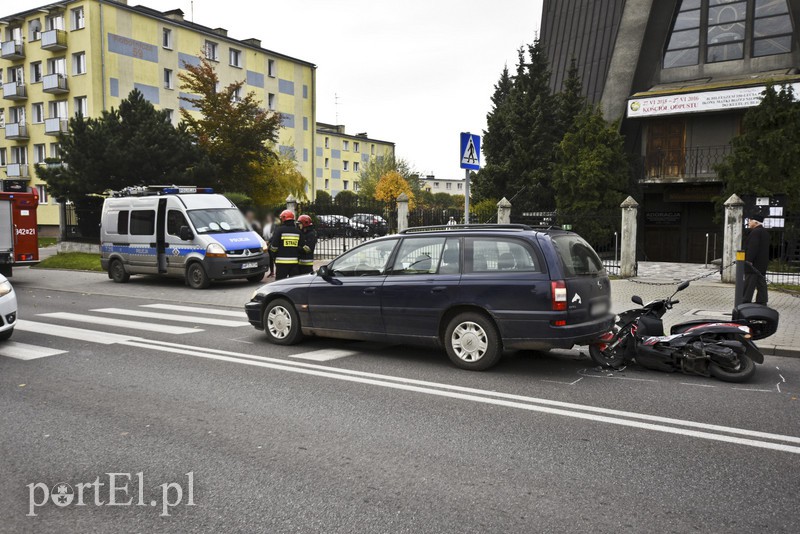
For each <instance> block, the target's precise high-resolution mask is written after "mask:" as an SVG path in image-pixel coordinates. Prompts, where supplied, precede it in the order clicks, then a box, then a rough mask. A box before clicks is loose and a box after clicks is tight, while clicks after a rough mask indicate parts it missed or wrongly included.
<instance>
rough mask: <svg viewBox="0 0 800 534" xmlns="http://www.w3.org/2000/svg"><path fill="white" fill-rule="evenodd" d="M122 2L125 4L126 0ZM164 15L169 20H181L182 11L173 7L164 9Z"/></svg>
mask: <svg viewBox="0 0 800 534" xmlns="http://www.w3.org/2000/svg"><path fill="white" fill-rule="evenodd" d="M123 3H125V4H127V3H128V2H127V0H125V1H124V2H123ZM164 16H165V17H167V18H168V19H171V20H177V21H178V22H183V11H181V10H180V9H173V10H171V11H165V12H164Z"/></svg>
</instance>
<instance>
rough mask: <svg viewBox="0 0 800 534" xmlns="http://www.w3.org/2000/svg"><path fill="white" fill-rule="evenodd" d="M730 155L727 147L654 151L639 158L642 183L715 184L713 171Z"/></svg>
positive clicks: (715, 178) (728, 146) (715, 174)
mask: <svg viewBox="0 0 800 534" xmlns="http://www.w3.org/2000/svg"><path fill="white" fill-rule="evenodd" d="M730 153H731V147H730V145H720V146H696V147H686V148H683V149H670V150H653V151H650V152H649V153H648V154H647V156H645V157H644V158H642V167H643V168H642V172H641V182H643V183H654V184H655V183H697V182H718V181H719V177H718V176H717V171H716V170H714V167H715V166H716V165H718V164H720V163H722V162H723V161H724V160H725V158H726V157H727V156H728V155H729V154H730Z"/></svg>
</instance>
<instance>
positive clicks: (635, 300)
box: [631, 295, 644, 306]
mask: <svg viewBox="0 0 800 534" xmlns="http://www.w3.org/2000/svg"><path fill="white" fill-rule="evenodd" d="M631 302H633V303H634V304H638V305H639V306H644V301H642V297H640V296H639V295H634V296H632V297H631Z"/></svg>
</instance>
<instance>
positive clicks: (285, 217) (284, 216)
mask: <svg viewBox="0 0 800 534" xmlns="http://www.w3.org/2000/svg"><path fill="white" fill-rule="evenodd" d="M280 219H281V222H283V221H293V220H294V212H293V211H291V210H283V211H282V212H281V214H280Z"/></svg>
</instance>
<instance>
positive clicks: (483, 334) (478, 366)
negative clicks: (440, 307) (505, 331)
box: [444, 312, 503, 371]
mask: <svg viewBox="0 0 800 534" xmlns="http://www.w3.org/2000/svg"><path fill="white" fill-rule="evenodd" d="M444 345H445V349H446V350H447V356H448V357H449V358H450V361H451V362H453V363H454V364H455V365H456V366H458V367H461V368H462V369H469V370H471V371H483V370H485V369H488V368H490V367H492V366H493V365H495V364H497V362H498V361H500V356H502V349H503V347H502V343H501V341H500V335H499V334H498V332H497V328H496V327H495V326H494V324H493V323H492V321H491V320H489V318H488V317H486V316H485V315H483V314H480V313H476V312H465V313H460V314H458V315H457V316H455V317H454V318H453V319H452V320H451V321H450V323H449V324H448V325H447V330H446V331H445V335H444Z"/></svg>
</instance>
